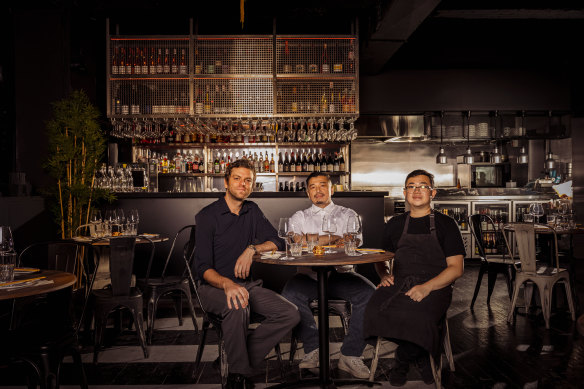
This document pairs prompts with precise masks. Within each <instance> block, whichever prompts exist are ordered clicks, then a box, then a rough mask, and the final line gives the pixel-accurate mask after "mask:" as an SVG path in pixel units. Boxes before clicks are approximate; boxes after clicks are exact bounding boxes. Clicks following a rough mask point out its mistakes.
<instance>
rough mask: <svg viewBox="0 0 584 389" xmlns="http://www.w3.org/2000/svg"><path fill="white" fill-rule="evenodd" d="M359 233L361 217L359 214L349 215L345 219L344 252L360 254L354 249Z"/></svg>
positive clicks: (354, 254) (351, 254)
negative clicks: (346, 238) (345, 237)
mask: <svg viewBox="0 0 584 389" xmlns="http://www.w3.org/2000/svg"><path fill="white" fill-rule="evenodd" d="M360 234H361V218H360V217H359V215H351V216H349V217H348V219H347V237H348V240H346V241H345V254H347V255H349V256H357V255H361V254H359V253H357V252H356V251H355V249H356V247H357V241H356V238H357V236H358V235H360Z"/></svg>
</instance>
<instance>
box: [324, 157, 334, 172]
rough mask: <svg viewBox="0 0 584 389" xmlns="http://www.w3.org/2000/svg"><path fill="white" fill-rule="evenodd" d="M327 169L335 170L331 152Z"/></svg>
mask: <svg viewBox="0 0 584 389" xmlns="http://www.w3.org/2000/svg"><path fill="white" fill-rule="evenodd" d="M326 171H327V172H334V171H335V170H334V161H333V157H332V155H331V154H330V153H329V154H328V158H327V161H326Z"/></svg>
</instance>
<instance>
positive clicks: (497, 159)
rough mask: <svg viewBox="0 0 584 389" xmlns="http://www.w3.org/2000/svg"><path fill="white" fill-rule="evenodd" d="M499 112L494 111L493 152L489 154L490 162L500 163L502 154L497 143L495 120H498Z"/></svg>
mask: <svg viewBox="0 0 584 389" xmlns="http://www.w3.org/2000/svg"><path fill="white" fill-rule="evenodd" d="M498 116H499V113H498V112H497V111H495V126H494V127H493V128H494V133H495V149H494V150H493V154H492V155H491V162H492V163H501V162H503V156H502V155H501V153H500V152H499V145H498V144H497V121H498Z"/></svg>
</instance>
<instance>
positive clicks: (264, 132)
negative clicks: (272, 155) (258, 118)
mask: <svg viewBox="0 0 584 389" xmlns="http://www.w3.org/2000/svg"><path fill="white" fill-rule="evenodd" d="M262 142H264V143H268V131H267V130H266V126H263V127H262ZM267 157H268V153H267V152H266V158H267Z"/></svg>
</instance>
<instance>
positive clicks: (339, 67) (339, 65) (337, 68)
mask: <svg viewBox="0 0 584 389" xmlns="http://www.w3.org/2000/svg"><path fill="white" fill-rule="evenodd" d="M333 72H334V73H342V72H343V64H342V63H336V64H334V65H333Z"/></svg>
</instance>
